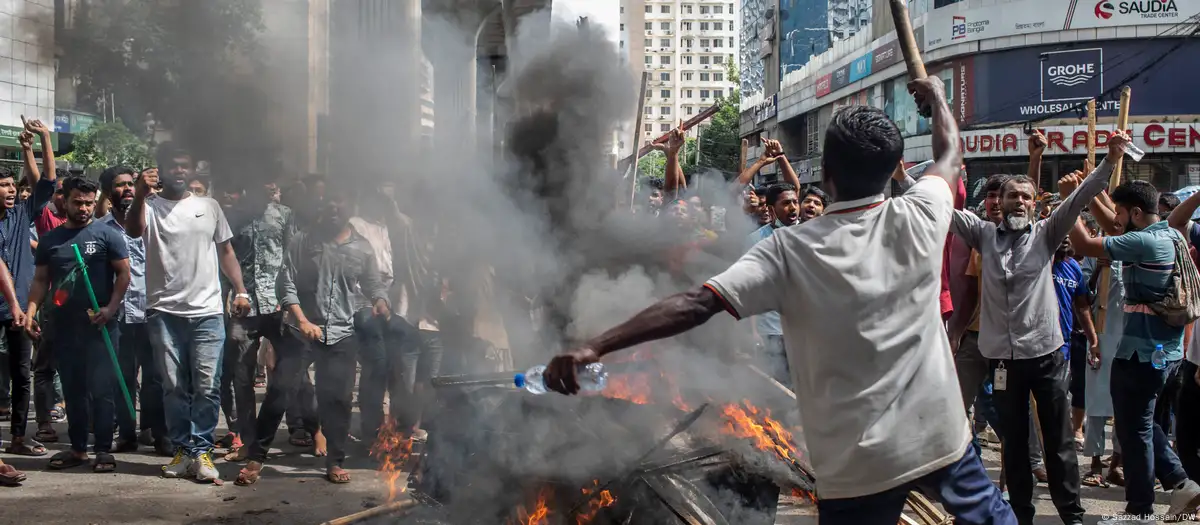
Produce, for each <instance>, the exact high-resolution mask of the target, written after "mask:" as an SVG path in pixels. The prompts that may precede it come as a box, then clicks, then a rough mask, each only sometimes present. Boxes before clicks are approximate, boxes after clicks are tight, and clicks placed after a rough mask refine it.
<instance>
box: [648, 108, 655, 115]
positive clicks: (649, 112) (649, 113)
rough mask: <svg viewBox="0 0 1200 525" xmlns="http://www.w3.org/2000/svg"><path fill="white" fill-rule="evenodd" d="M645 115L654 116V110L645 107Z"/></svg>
mask: <svg viewBox="0 0 1200 525" xmlns="http://www.w3.org/2000/svg"><path fill="white" fill-rule="evenodd" d="M646 114H647V115H653V114H654V108H652V107H650V106H646Z"/></svg>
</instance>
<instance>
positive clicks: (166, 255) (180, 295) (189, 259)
mask: <svg viewBox="0 0 1200 525" xmlns="http://www.w3.org/2000/svg"><path fill="white" fill-rule="evenodd" d="M142 237H143V238H144V239H145V241H146V301H147V308H148V309H149V310H158V311H160V312H165V313H169V314H173V315H178V316H180V317H189V318H196V317H207V316H211V315H221V314H222V312H223V305H224V301H222V299H221V282H220V278H219V275H220V269H219V265H218V264H217V243H222V242H226V241H228V240H229V239H230V238H232V237H233V232H232V231H230V230H229V223H228V222H226V221H225V214H224V213H223V212H222V211H221V206H220V205H219V204H217V201H215V200H213V199H212V198H210V197H197V196H195V195H193V196H190V197H185V198H184V199H182V200H178V201H173V200H169V199H165V198H163V197H162V196H160V195H151V196H149V197H147V198H146V233H145V234H144V235H143V236H142Z"/></svg>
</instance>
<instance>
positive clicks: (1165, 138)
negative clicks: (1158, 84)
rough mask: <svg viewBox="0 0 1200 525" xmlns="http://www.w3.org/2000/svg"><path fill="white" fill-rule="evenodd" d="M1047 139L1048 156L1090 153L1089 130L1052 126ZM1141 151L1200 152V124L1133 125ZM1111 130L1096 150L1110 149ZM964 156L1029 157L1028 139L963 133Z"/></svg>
mask: <svg viewBox="0 0 1200 525" xmlns="http://www.w3.org/2000/svg"><path fill="white" fill-rule="evenodd" d="M1041 131H1042V133H1044V134H1045V135H1046V142H1047V144H1046V154H1047V155H1083V154H1086V153H1087V126H1050V127H1047V128H1042V129H1041ZM1128 131H1129V134H1130V136H1132V137H1133V141H1134V143H1135V144H1137V145H1138V147H1140V148H1142V149H1143V150H1145V151H1146V152H1147V153H1197V152H1200V124H1172V123H1168V124H1133V125H1131V126H1130V129H1129V130H1128ZM1111 134H1112V130H1111V129H1097V130H1096V148H1097V149H1099V150H1101V153H1100V154H1101V155H1103V150H1104V148H1106V147H1108V137H1109V135H1111ZM961 141H962V142H961V146H962V151H963V156H965V157H968V158H972V157H974V158H979V157H1008V156H1022V155H1025V154H1026V148H1027V146H1026V135H1025V133H1024V131H1022V130H1019V129H997V130H979V131H963V132H962V138H961Z"/></svg>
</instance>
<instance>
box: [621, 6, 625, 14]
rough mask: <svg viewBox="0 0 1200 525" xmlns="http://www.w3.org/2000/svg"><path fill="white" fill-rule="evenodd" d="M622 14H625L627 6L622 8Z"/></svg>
mask: <svg viewBox="0 0 1200 525" xmlns="http://www.w3.org/2000/svg"><path fill="white" fill-rule="evenodd" d="M621 14H625V6H621Z"/></svg>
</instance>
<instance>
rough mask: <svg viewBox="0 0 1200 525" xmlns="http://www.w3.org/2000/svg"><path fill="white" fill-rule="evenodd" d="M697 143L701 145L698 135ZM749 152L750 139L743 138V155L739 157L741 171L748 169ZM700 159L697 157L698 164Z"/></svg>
mask: <svg viewBox="0 0 1200 525" xmlns="http://www.w3.org/2000/svg"><path fill="white" fill-rule="evenodd" d="M696 145H697V146H699V145H700V139H699V138H698V137H697V139H696ZM749 153H750V141H748V140H746V139H742V156H741V157H738V171H739V172H741V171H742V170H744V169H746V155H748V154H749ZM699 160H700V159H698V158H697V159H696V163H697V164H699V163H700V162H699Z"/></svg>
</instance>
